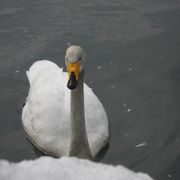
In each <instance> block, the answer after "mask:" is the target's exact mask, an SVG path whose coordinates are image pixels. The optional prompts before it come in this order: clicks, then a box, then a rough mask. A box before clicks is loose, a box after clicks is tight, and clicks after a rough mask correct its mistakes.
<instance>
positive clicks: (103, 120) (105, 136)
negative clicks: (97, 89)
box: [84, 84, 109, 157]
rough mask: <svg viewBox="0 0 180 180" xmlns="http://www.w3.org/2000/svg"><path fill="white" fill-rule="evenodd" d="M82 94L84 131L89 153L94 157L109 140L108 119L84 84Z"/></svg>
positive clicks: (100, 105) (94, 96) (98, 102)
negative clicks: (83, 96) (83, 95)
mask: <svg viewBox="0 0 180 180" xmlns="http://www.w3.org/2000/svg"><path fill="white" fill-rule="evenodd" d="M84 94H85V99H84V101H85V121H86V131H87V135H88V142H89V146H90V149H91V154H92V156H93V157H95V156H96V155H97V154H98V153H99V151H100V150H101V149H102V148H103V147H104V146H105V145H106V144H107V143H108V142H109V121H108V118H107V114H106V112H105V110H104V107H103V105H102V104H101V102H100V100H99V99H98V97H97V96H96V95H95V94H94V93H93V91H92V90H91V88H89V87H88V86H87V85H86V84H85V86H84Z"/></svg>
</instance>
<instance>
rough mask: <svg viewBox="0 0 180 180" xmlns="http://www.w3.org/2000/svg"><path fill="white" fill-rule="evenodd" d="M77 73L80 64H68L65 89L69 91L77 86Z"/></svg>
mask: <svg viewBox="0 0 180 180" xmlns="http://www.w3.org/2000/svg"><path fill="white" fill-rule="evenodd" d="M79 72H80V63H79V61H78V62H77V63H69V64H68V74H69V80H68V83H67V87H68V88H69V89H71V90H73V89H75V88H76V87H77V84H78V78H79Z"/></svg>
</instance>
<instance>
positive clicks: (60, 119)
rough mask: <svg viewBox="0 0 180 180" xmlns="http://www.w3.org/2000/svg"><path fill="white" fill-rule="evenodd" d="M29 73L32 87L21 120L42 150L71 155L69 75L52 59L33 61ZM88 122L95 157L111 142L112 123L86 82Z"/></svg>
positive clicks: (88, 135)
mask: <svg viewBox="0 0 180 180" xmlns="http://www.w3.org/2000/svg"><path fill="white" fill-rule="evenodd" d="M27 77H28V79H29V83H30V90H29V94H28V97H27V101H26V104H25V106H24V108H23V113H22V121H23V125H24V128H25V131H26V133H27V134H28V137H29V138H30V140H31V141H32V142H33V144H34V145H36V146H37V147H38V148H39V149H41V150H42V151H44V152H46V153H49V154H51V155H55V156H63V155H68V153H69V148H70V90H69V89H68V88H67V79H68V75H67V73H66V72H63V70H62V68H59V67H58V66H57V65H56V64H54V63H53V62H50V61H47V60H43V61H37V62H36V63H34V64H33V65H32V66H31V67H30V69H29V71H27ZM84 102H85V123H86V131H87V137H88V142H89V146H90V150H91V154H92V156H93V157H94V156H95V155H96V154H97V153H98V152H99V151H100V150H101V148H102V147H103V146H104V145H105V144H106V143H107V142H108V138H109V127H108V125H109V124H108V119H107V115H106V113H105V110H104V108H103V106H102V104H101V103H100V101H99V100H98V98H97V97H96V95H95V94H94V93H93V92H92V90H91V89H90V88H89V87H88V86H87V85H86V84H84Z"/></svg>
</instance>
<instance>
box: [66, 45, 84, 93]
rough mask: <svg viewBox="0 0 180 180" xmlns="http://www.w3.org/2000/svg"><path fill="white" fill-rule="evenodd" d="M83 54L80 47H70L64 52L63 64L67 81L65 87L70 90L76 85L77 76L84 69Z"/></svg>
mask: <svg viewBox="0 0 180 180" xmlns="http://www.w3.org/2000/svg"><path fill="white" fill-rule="evenodd" d="M85 57H86V56H85V52H84V50H83V49H82V48H81V47H80V46H70V47H69V48H68V49H67V50H66V56H65V62H66V67H67V71H68V74H69V79H68V83H67V87H68V88H69V89H71V90H73V89H75V88H76V87H77V85H78V80H79V74H80V73H81V72H82V71H83V69H84V60H85Z"/></svg>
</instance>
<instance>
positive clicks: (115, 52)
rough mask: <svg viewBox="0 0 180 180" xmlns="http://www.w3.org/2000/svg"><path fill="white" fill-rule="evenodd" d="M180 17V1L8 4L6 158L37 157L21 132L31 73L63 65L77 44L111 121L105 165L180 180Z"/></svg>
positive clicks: (3, 73) (1, 83) (4, 6)
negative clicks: (42, 64) (38, 66)
mask: <svg viewBox="0 0 180 180" xmlns="http://www.w3.org/2000/svg"><path fill="white" fill-rule="evenodd" d="M179 15H180V11H179V6H178V4H177V3H176V2H175V1H174V2H171V1H161V0H157V1H149V2H147V1H145V0H138V1H133V2H131V1H127V0H121V1H117V0H113V1H111V2H109V1H107V0H104V1H97V0H92V1H87V0H85V1H82V0H78V1H76V2H73V1H71V2H70V1H67V2H65V1H63V0H53V1H50V0H45V1H42V0H37V1H29V2H27V1H24V0H20V1H19V2H10V1H4V0H3V1H1V2H0V23H1V29H0V39H1V41H0V92H1V93H0V142H1V147H0V158H6V159H9V160H12V161H20V160H23V159H32V158H36V155H35V153H34V151H33V148H32V147H31V145H30V144H29V143H28V142H27V141H26V139H25V136H24V132H23V129H22V125H21V109H22V105H23V103H24V100H25V97H26V95H27V91H28V88H29V85H28V82H27V78H26V76H25V71H26V69H27V68H28V67H29V66H30V65H31V64H32V63H33V62H34V61H35V60H38V59H51V60H52V61H54V62H55V63H57V64H58V65H59V66H63V65H64V53H65V49H66V47H67V46H66V45H67V43H68V42H71V43H72V44H73V43H75V44H80V45H82V46H83V47H84V49H85V50H86V51H87V55H88V61H87V67H86V68H87V72H86V82H87V84H88V85H89V86H90V87H92V88H93V90H94V92H95V93H96V94H97V95H98V97H99V98H100V100H101V101H102V102H103V104H104V107H105V109H106V111H107V114H108V117H109V119H110V122H111V144H110V148H109V150H108V152H107V154H106V156H105V157H104V159H103V162H106V163H112V164H123V165H126V166H128V167H130V168H132V169H134V170H137V171H144V172H147V173H150V175H152V176H153V177H156V178H158V179H163V180H165V179H169V177H171V179H173V178H178V177H179V178H180V176H179V174H178V172H177V171H176V170H174V169H177V166H178V164H179V162H180V161H179V158H178V157H179V152H180V131H179V128H180V122H179V116H180V113H179V112H180V109H179V107H180V99H179V90H180V86H179V72H180V66H179V58H180V54H179V46H180V38H179V30H180V23H179ZM142 143H145V144H146V146H137V145H139V144H142Z"/></svg>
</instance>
